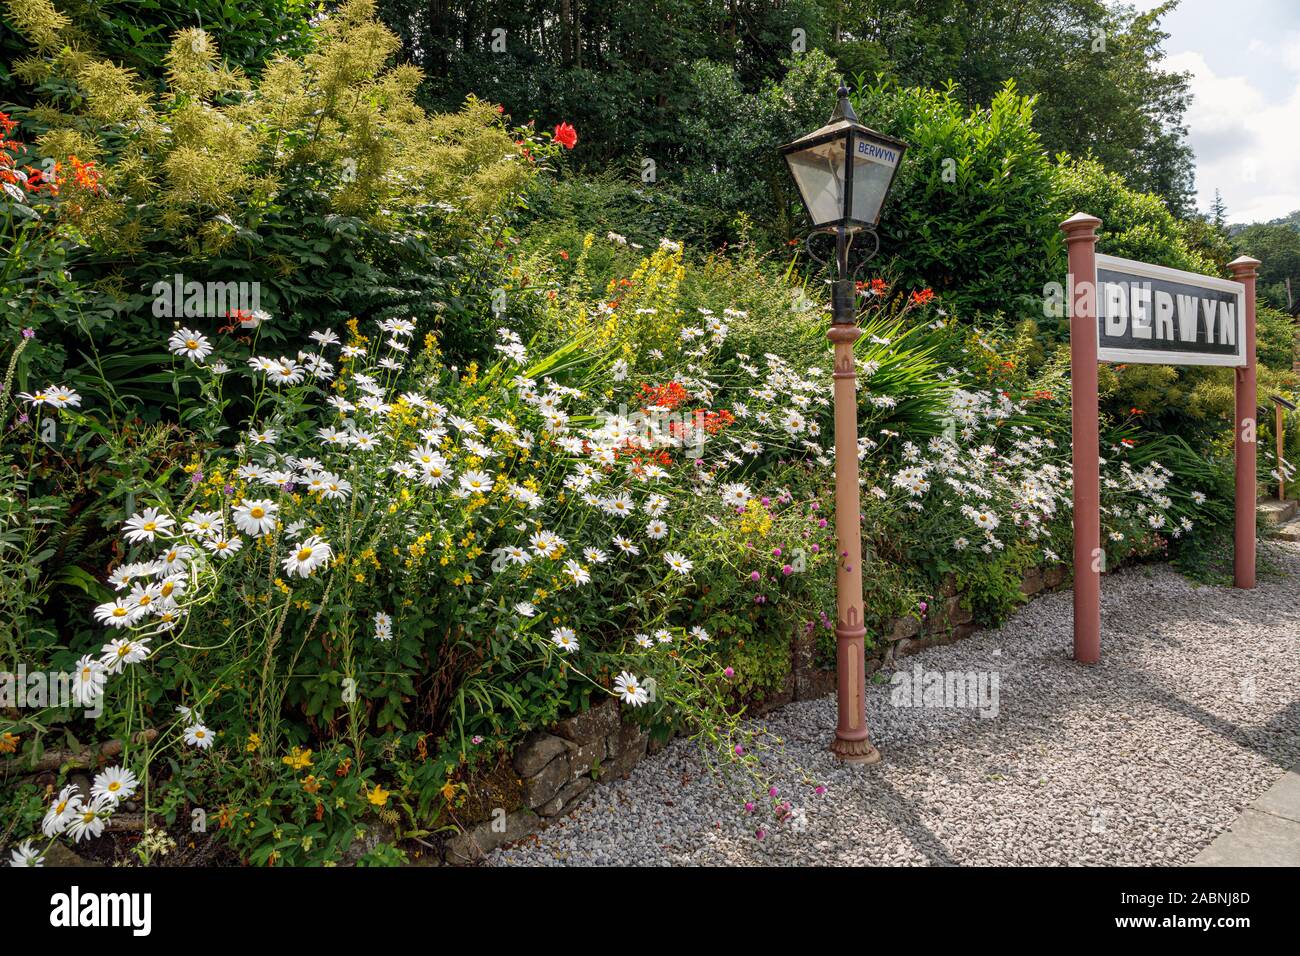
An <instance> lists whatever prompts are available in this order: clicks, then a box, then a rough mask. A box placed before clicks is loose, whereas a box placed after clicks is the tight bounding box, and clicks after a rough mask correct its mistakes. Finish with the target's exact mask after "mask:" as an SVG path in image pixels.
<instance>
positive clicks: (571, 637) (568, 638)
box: [551, 627, 578, 654]
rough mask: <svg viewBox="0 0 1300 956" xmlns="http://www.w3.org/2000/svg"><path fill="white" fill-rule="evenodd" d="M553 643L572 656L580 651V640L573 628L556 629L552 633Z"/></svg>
mask: <svg viewBox="0 0 1300 956" xmlns="http://www.w3.org/2000/svg"><path fill="white" fill-rule="evenodd" d="M551 643H552V644H554V645H555V646H556V647H558V648H559V649H560V650H562V651H564V652H565V653H566V654H572V653H573V652H574V651H576V650H577V649H578V638H577V636H576V635H575V634H574V633H573V628H571V627H557V628H554V629H553V630H552V631H551Z"/></svg>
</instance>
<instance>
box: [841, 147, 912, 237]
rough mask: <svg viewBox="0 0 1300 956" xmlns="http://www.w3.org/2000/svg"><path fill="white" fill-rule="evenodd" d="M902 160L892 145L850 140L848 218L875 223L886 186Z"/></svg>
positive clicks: (886, 189) (883, 199)
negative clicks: (851, 202) (851, 180)
mask: <svg viewBox="0 0 1300 956" xmlns="http://www.w3.org/2000/svg"><path fill="white" fill-rule="evenodd" d="M900 156H901V154H900V152H899V150H898V147H896V146H894V145H893V144H892V143H885V142H880V141H877V140H870V139H864V138H863V137H861V136H855V137H854V138H853V206H852V209H851V210H850V215H851V216H852V218H854V219H859V220H861V221H863V222H875V221H876V220H877V219H878V218H879V217H880V207H881V206H882V205H883V204H884V202H885V194H886V193H887V192H888V191H889V182H890V180H891V179H892V178H893V175H894V169H895V167H897V166H898V160H899V157H900Z"/></svg>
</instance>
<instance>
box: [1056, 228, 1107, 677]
mask: <svg viewBox="0 0 1300 956" xmlns="http://www.w3.org/2000/svg"><path fill="white" fill-rule="evenodd" d="M1100 225H1101V220H1100V219H1098V218H1097V217H1096V216H1089V215H1088V214H1087V213H1082V212H1080V213H1075V214H1074V215H1073V216H1071V217H1070V218H1069V219H1067V220H1065V222H1063V223H1061V229H1062V231H1063V232H1064V233H1065V244H1066V248H1067V250H1068V251H1069V260H1070V276H1071V277H1072V278H1073V280H1074V281H1073V287H1072V289H1071V292H1070V295H1071V301H1070V302H1069V306H1070V434H1071V436H1072V438H1073V442H1072V445H1073V454H1074V659H1075V660H1076V661H1078V662H1079V663H1081V664H1095V663H1097V661H1099V660H1101V569H1102V564H1103V552H1102V550H1101V475H1100V471H1101V465H1100V458H1101V451H1100V448H1099V439H1098V436H1097V426H1098V422H1097V227H1098V226H1100Z"/></svg>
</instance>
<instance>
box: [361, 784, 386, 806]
mask: <svg viewBox="0 0 1300 956" xmlns="http://www.w3.org/2000/svg"><path fill="white" fill-rule="evenodd" d="M391 795H392V793H391V791H388V790H385V789H384V788H383V787H381V786H380V785H379V784H375V789H373V790H371V791H370V792H369V793H367V794H366V799H367V800H369V801H370V802H371V803H373V804H374V805H375V806H377V807H382V806H384V805H385V804H386V803H388V798H389V797H390V796H391Z"/></svg>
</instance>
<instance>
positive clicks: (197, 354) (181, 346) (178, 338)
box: [167, 329, 212, 364]
mask: <svg viewBox="0 0 1300 956" xmlns="http://www.w3.org/2000/svg"><path fill="white" fill-rule="evenodd" d="M167 347H168V348H169V349H171V352H172V354H173V355H180V356H183V357H184V358H187V359H189V360H190V361H191V362H197V363H200V364H201V363H202V362H203V360H204V359H205V358H207V357H208V356H209V355H211V354H212V343H211V342H209V341H208V337H207V336H206V335H203V334H202V333H199V332H195V331H194V330H193V329H177V330H176V331H175V332H173V333H172V337H171V338H170V339H169V340H168V341H167Z"/></svg>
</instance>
